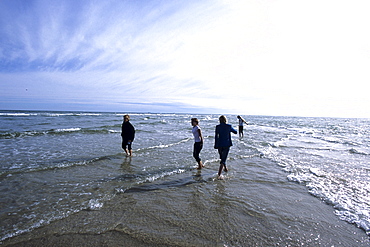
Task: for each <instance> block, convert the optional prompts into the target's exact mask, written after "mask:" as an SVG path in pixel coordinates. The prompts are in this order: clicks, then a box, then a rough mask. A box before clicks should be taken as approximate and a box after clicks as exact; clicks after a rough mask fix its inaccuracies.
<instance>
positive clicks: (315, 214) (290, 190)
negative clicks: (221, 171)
mask: <svg viewBox="0 0 370 247" xmlns="http://www.w3.org/2000/svg"><path fill="white" fill-rule="evenodd" d="M230 163H231V167H230V168H231V169H230V170H231V171H230V172H229V173H228V174H227V178H226V179H225V180H217V179H215V178H216V172H215V171H216V169H215V168H216V167H217V164H216V163H213V164H209V165H208V166H209V167H208V168H206V169H202V170H201V171H196V170H192V171H189V172H186V173H182V174H176V175H173V176H168V177H165V178H163V179H160V180H158V181H155V182H151V183H148V184H142V185H138V186H135V188H132V189H130V190H128V191H126V192H125V193H121V194H118V195H116V196H115V197H114V198H113V199H112V200H110V201H106V202H105V203H104V206H103V207H102V208H100V209H99V210H90V211H86V210H85V211H80V212H78V213H75V214H72V215H70V216H69V217H67V218H64V219H61V220H57V221H55V222H52V223H50V224H49V225H46V226H43V227H40V228H37V229H34V230H33V231H31V232H28V233H24V234H21V235H19V236H16V237H13V238H11V239H7V240H5V241H3V242H2V244H1V245H2V246H67V245H68V246H138V247H141V246H143V247H145V246H158V247H160V246H279V245H280V246H301V245H305V246H318V245H320V246H369V244H370V241H369V237H368V236H367V235H366V233H365V232H364V231H363V230H361V229H359V228H357V227H355V226H354V225H351V224H349V223H347V222H344V221H342V220H340V219H339V218H338V217H337V216H336V215H335V214H334V212H333V211H334V209H333V208H332V207H331V206H330V205H328V204H326V203H324V202H322V201H320V200H319V199H318V198H315V197H313V196H312V195H310V194H309V193H308V192H307V189H306V188H305V187H304V186H302V185H299V184H297V183H294V182H289V181H287V179H286V176H285V175H286V174H285V173H284V172H283V171H281V169H280V168H279V167H277V166H276V164H274V163H273V162H271V161H267V160H263V159H260V158H252V159H248V160H247V161H246V160H244V161H242V162H241V161H239V163H238V162H237V161H233V162H230ZM238 166H243V170H238V171H237V167H238ZM252 167H253V169H254V168H255V167H258V171H259V172H258V173H254V174H252V173H251V172H250V171H251V170H250V169H252ZM267 173H268V174H270V176H266V174H267ZM271 174H274V175H273V177H272V176H271Z"/></svg>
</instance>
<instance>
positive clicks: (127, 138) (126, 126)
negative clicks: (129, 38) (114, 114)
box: [121, 115, 135, 156]
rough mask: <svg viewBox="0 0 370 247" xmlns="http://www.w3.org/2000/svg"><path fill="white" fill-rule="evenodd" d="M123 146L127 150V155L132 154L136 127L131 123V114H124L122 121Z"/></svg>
mask: <svg viewBox="0 0 370 247" xmlns="http://www.w3.org/2000/svg"><path fill="white" fill-rule="evenodd" d="M121 136H122V148H123V150H125V152H126V155H127V156H132V147H131V145H132V142H133V141H134V139H135V128H134V126H132V124H131V123H130V116H129V115H124V116H123V123H122V133H121Z"/></svg>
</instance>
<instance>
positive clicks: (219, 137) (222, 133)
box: [214, 115, 237, 179]
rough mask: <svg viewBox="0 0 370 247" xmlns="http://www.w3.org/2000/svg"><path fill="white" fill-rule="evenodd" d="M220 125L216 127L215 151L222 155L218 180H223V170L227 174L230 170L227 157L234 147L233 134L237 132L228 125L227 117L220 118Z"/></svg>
mask: <svg viewBox="0 0 370 247" xmlns="http://www.w3.org/2000/svg"><path fill="white" fill-rule="evenodd" d="M219 120H220V124H219V125H217V126H216V131H215V146H214V148H215V149H218V153H219V155H220V159H221V162H220V168H219V170H218V178H219V179H222V177H221V173H222V169H223V170H224V171H225V172H227V171H228V169H227V167H226V159H227V155H228V154H229V151H230V147H231V146H232V145H233V143H232V142H231V134H230V133H231V132H232V133H234V134H236V133H237V131H236V130H235V129H234V128H233V127H232V126H231V125H230V124H227V118H226V117H225V116H223V115H222V116H221V117H220V118H219Z"/></svg>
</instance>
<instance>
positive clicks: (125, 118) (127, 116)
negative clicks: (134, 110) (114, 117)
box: [123, 114, 130, 122]
mask: <svg viewBox="0 0 370 247" xmlns="http://www.w3.org/2000/svg"><path fill="white" fill-rule="evenodd" d="M123 121H124V122H128V121H130V116H129V115H127V114H126V115H124V116H123Z"/></svg>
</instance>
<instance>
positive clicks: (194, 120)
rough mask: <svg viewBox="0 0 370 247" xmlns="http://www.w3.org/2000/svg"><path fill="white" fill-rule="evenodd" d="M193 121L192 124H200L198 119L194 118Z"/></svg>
mask: <svg viewBox="0 0 370 247" xmlns="http://www.w3.org/2000/svg"><path fill="white" fill-rule="evenodd" d="M191 121H192V122H195V123H197V124H198V123H199V120H198V118H192V119H191Z"/></svg>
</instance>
